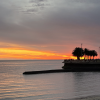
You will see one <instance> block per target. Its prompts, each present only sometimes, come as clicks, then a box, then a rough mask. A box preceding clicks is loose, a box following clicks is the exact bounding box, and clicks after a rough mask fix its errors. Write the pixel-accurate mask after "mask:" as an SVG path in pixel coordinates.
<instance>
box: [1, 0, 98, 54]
mask: <svg viewBox="0 0 100 100" xmlns="http://www.w3.org/2000/svg"><path fill="white" fill-rule="evenodd" d="M9 2H10V3H9ZM99 5H100V0H81V1H80V0H59V1H58V0H24V2H23V1H21V0H19V1H18V2H17V0H15V1H13V0H9V1H6V2H4V0H1V3H0V40H1V41H2V42H10V43H15V44H23V45H28V46H29V47H33V48H34V47H35V46H34V45H37V47H36V48H38V49H41V50H51V51H54V52H63V51H64V50H63V49H64V48H65V49H66V50H68V51H70V50H69V49H68V48H73V47H71V46H74V45H80V44H81V43H84V44H85V45H87V44H88V45H90V44H96V46H99V42H100V40H99V37H100V34H99V33H100V13H99V10H100V6H99ZM61 45H63V46H61ZM43 46H45V47H43Z"/></svg>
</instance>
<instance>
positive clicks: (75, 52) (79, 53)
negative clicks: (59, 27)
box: [72, 47, 98, 60]
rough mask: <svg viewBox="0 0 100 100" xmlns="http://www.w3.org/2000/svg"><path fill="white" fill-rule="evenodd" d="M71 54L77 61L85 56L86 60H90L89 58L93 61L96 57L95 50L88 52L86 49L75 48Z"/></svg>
mask: <svg viewBox="0 0 100 100" xmlns="http://www.w3.org/2000/svg"><path fill="white" fill-rule="evenodd" d="M72 54H73V56H76V57H77V59H78V60H80V57H82V56H85V57H86V56H87V57H88V59H89V57H90V59H91V57H93V59H94V57H95V56H97V55H98V54H97V52H96V51H95V50H89V49H87V48H85V49H84V50H83V49H82V48H79V47H76V48H75V49H74V50H73V52H72ZM85 57H84V58H85Z"/></svg>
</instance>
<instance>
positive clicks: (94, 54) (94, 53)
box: [92, 50, 98, 59]
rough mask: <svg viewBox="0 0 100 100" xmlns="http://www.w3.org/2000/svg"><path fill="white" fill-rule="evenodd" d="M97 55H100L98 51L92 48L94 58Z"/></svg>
mask: <svg viewBox="0 0 100 100" xmlns="http://www.w3.org/2000/svg"><path fill="white" fill-rule="evenodd" d="M97 55H98V54H97V52H96V51H95V50H92V56H93V59H94V57H95V56H97Z"/></svg>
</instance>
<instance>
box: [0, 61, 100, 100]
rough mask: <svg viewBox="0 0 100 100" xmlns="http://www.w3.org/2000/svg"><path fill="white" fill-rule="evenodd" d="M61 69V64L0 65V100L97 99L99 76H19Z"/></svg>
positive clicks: (58, 62)
mask: <svg viewBox="0 0 100 100" xmlns="http://www.w3.org/2000/svg"><path fill="white" fill-rule="evenodd" d="M62 66H63V63H62V60H55V61H53V60H51V61H50V60H47V61H46V60H43V61H41V60H38V61H0V100H61V99H70V98H77V97H85V96H91V95H100V73H99V72H66V73H49V74H37V75H23V74H22V73H23V72H24V71H33V70H44V69H45V70H47V69H56V68H57V69H58V68H61V67H62Z"/></svg>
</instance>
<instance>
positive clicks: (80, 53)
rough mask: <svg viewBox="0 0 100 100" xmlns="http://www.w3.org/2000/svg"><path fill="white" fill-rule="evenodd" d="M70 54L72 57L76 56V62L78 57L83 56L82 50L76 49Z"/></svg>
mask: <svg viewBox="0 0 100 100" xmlns="http://www.w3.org/2000/svg"><path fill="white" fill-rule="evenodd" d="M72 54H73V56H76V57H77V59H78V60H80V57H82V56H83V55H84V50H83V49H82V48H79V47H76V48H75V49H74V50H73V52H72Z"/></svg>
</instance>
